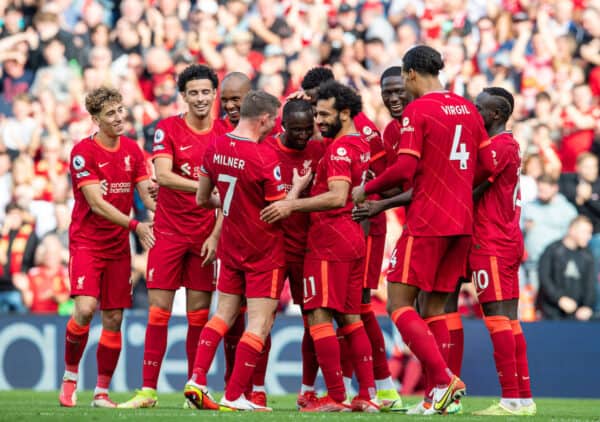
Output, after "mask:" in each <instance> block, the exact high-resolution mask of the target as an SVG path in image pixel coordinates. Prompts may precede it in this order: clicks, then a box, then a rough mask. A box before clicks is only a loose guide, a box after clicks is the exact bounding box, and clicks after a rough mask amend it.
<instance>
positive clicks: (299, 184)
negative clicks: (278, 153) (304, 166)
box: [285, 168, 313, 199]
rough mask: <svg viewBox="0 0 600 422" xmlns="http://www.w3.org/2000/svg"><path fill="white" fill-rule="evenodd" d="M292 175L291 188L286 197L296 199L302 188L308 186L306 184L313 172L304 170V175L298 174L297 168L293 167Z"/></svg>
mask: <svg viewBox="0 0 600 422" xmlns="http://www.w3.org/2000/svg"><path fill="white" fill-rule="evenodd" d="M292 171H293V173H294V174H293V176H292V188H291V189H290V191H289V192H288V194H287V196H286V197H285V198H286V199H298V198H299V197H300V195H301V194H302V192H304V189H306V188H307V187H308V184H309V183H310V181H311V180H312V177H313V174H312V173H311V172H306V174H305V175H304V176H300V173H298V170H297V169H296V168H294V169H293V170H292Z"/></svg>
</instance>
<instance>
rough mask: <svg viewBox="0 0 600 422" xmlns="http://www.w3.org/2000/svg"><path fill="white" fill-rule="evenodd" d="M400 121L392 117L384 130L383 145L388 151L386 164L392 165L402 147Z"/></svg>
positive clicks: (386, 151)
mask: <svg viewBox="0 0 600 422" xmlns="http://www.w3.org/2000/svg"><path fill="white" fill-rule="evenodd" d="M400 129H401V126H400V122H399V121H398V120H396V119H392V121H391V122H389V123H388V124H387V126H386V127H385V129H384V130H383V147H384V148H385V153H386V164H387V166H388V167H389V166H391V165H392V164H394V163H395V162H396V160H397V159H398V149H400Z"/></svg>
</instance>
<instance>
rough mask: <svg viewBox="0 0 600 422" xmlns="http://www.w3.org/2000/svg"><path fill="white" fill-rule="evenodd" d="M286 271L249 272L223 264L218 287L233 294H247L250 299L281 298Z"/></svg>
mask: <svg viewBox="0 0 600 422" xmlns="http://www.w3.org/2000/svg"><path fill="white" fill-rule="evenodd" d="M284 273H285V268H275V269H274V270H268V271H263V272H248V271H242V270H237V269H235V268H231V267H228V266H226V265H223V264H221V269H220V271H219V283H218V285H217V289H218V290H219V291H220V292H223V293H228V294H231V295H242V296H246V297H247V298H248V299H257V298H271V299H279V296H281V290H282V288H283V280H284V278H283V276H284Z"/></svg>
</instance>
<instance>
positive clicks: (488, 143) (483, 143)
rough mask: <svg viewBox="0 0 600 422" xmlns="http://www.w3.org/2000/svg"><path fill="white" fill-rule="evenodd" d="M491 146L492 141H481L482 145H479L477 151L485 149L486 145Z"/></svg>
mask: <svg viewBox="0 0 600 422" xmlns="http://www.w3.org/2000/svg"><path fill="white" fill-rule="evenodd" d="M491 144H492V140H491V139H488V140H487V141H483V142H482V143H480V144H479V149H484V148H485V147H487V146H488V145H491Z"/></svg>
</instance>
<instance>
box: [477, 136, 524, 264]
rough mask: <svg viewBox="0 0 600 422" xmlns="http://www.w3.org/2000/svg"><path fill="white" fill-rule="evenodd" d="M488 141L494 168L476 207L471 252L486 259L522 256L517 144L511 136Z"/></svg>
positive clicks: (519, 167) (495, 137)
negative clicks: (488, 256) (489, 257)
mask: <svg viewBox="0 0 600 422" xmlns="http://www.w3.org/2000/svg"><path fill="white" fill-rule="evenodd" d="M490 141H491V146H490V147H488V148H486V153H491V154H492V157H493V163H494V166H495V168H494V171H493V173H492V174H491V175H490V177H489V179H488V180H490V181H491V182H492V185H491V186H490V187H489V188H488V189H487V190H486V191H485V192H484V193H483V196H482V197H481V198H480V199H479V200H478V201H477V202H476V203H475V222H474V226H473V249H472V250H473V252H474V253H481V254H485V255H494V256H505V257H510V256H515V254H516V255H517V256H522V254H523V234H522V233H521V228H520V226H519V221H520V216H521V203H520V202H521V192H520V190H519V175H520V174H521V157H520V153H519V144H518V143H517V141H516V140H515V139H514V138H513V136H512V133H510V132H504V133H501V134H499V135H496V136H494V137H493V138H491V139H490Z"/></svg>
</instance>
